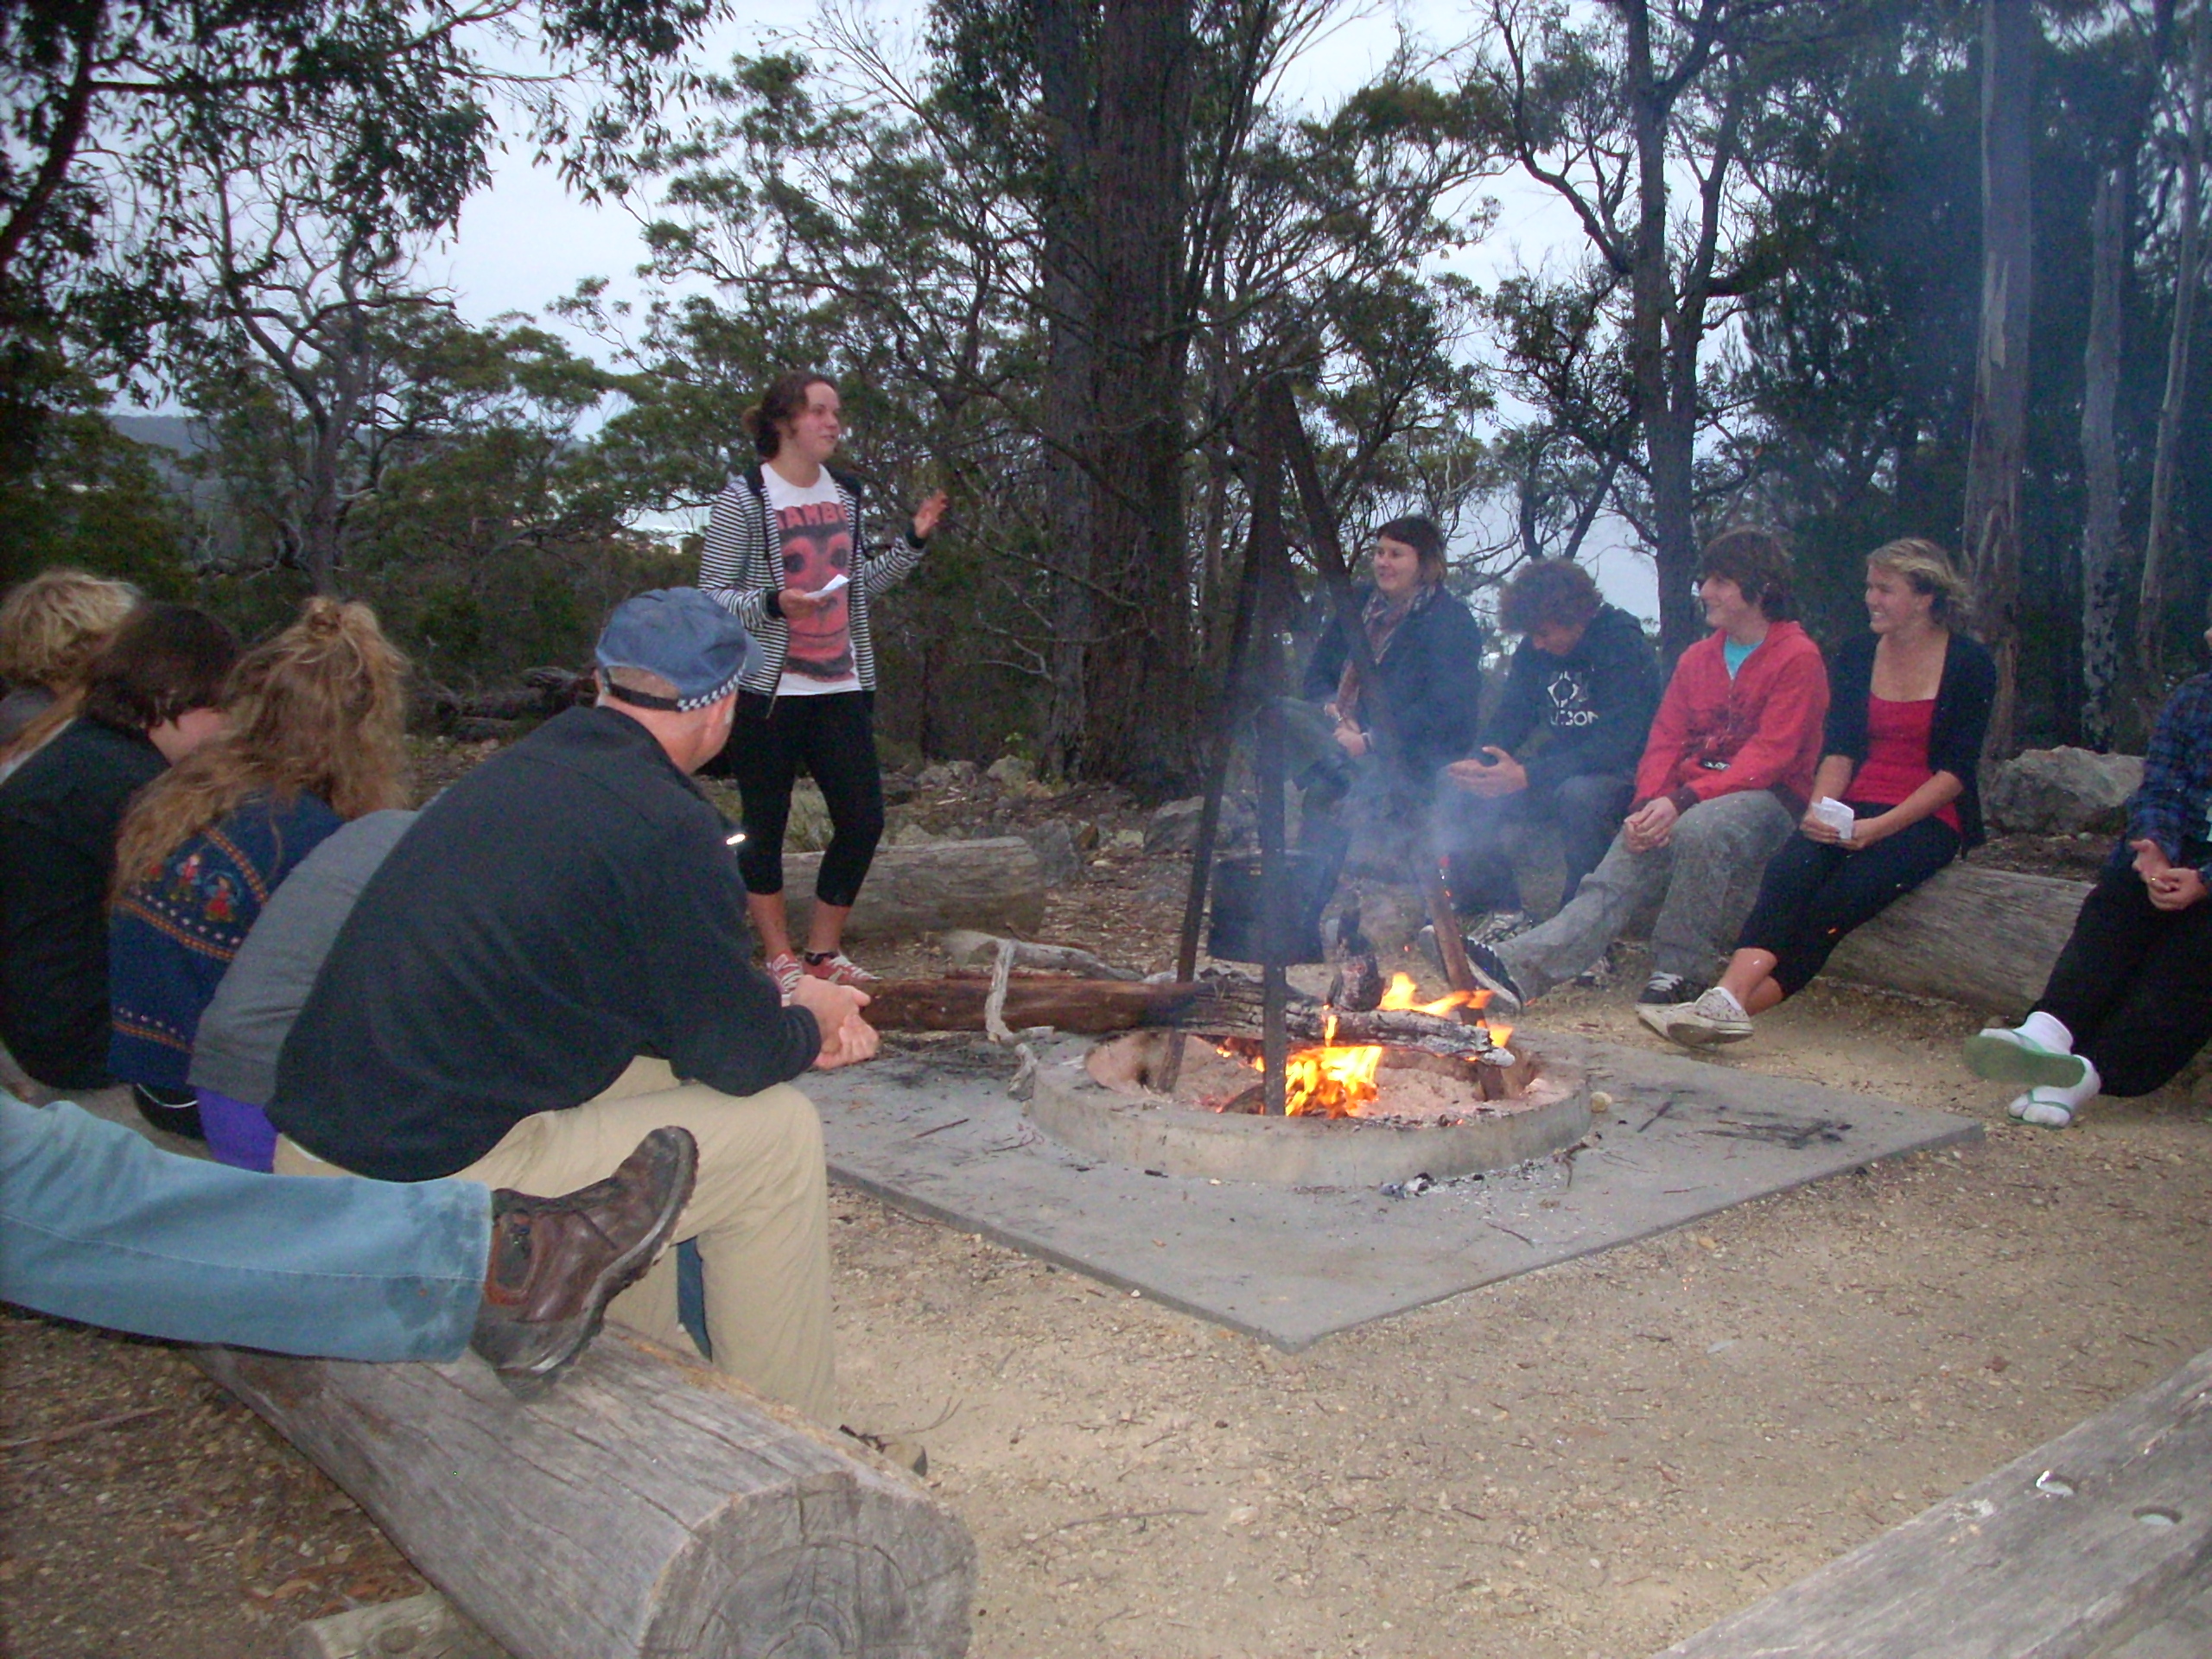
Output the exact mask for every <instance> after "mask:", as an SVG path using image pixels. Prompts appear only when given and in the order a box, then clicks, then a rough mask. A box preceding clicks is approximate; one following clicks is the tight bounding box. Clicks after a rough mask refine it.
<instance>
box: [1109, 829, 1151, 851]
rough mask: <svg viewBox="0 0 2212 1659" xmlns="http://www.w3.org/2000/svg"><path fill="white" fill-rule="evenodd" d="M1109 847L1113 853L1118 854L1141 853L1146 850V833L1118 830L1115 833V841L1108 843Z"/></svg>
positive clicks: (1133, 830)
mask: <svg viewBox="0 0 2212 1659" xmlns="http://www.w3.org/2000/svg"><path fill="white" fill-rule="evenodd" d="M1107 845H1108V846H1109V848H1110V849H1112V850H1113V851H1115V852H1117V853H1135V852H1141V851H1142V850H1143V849H1144V831H1143V830H1141V829H1116V831H1115V832H1114V839H1113V840H1112V841H1110V842H1108V843H1107Z"/></svg>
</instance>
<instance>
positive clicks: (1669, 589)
mask: <svg viewBox="0 0 2212 1659" xmlns="http://www.w3.org/2000/svg"><path fill="white" fill-rule="evenodd" d="M1620 10H1621V14H1622V16H1623V18H1624V21H1625V22H1626V24H1627V28H1628V79H1629V86H1628V95H1629V107H1630V118H1631V120H1632V123H1633V125H1634V137H1635V141H1636V160H1637V232H1636V245H1635V248H1634V250H1633V251H1632V253H1631V256H1630V271H1629V296H1630V315H1629V365H1630V371H1631V372H1632V373H1633V375H1634V377H1635V380H1636V397H1637V409H1638V411H1639V414H1640V416H1641V418H1642V420H1643V444H1644V450H1645V453H1646V454H1647V455H1648V457H1649V461H1650V465H1651V517H1652V533H1653V536H1654V537H1655V539H1656V543H1657V545H1656V546H1655V547H1654V548H1653V549H1652V554H1653V556H1654V557H1655V558H1656V561H1657V563H1658V566H1659V645H1660V649H1661V651H1662V652H1664V654H1665V656H1666V658H1667V660H1668V661H1669V662H1670V663H1671V662H1673V661H1674V660H1675V658H1677V657H1679V656H1681V654H1682V652H1685V651H1687V650H1688V649H1689V647H1690V646H1691V645H1694V644H1695V643H1696V642H1697V640H1698V639H1699V638H1700V636H1701V635H1702V634H1703V633H1704V632H1705V622H1704V618H1703V615H1702V614H1701V613H1700V610H1699V608H1698V607H1697V605H1696V603H1695V601H1694V600H1693V599H1692V597H1691V594H1690V584H1691V583H1692V582H1693V581H1694V579H1695V577H1696V575H1697V552H1698V550H1697V524H1696V518H1695V514H1694V506H1693V502H1694V493H1693V491H1694V474H1693V465H1694V461H1695V459H1696V449H1697V403H1696V389H1695V385H1694V380H1695V367H1694V364H1695V359H1694V353H1693V358H1692V381H1693V384H1692V386H1691V388H1690V392H1689V397H1688V401H1687V403H1685V402H1683V401H1682V400H1681V399H1678V398H1677V397H1675V396H1674V395H1673V391H1672V388H1671V387H1670V386H1669V375H1668V372H1667V355H1668V353H1667V345H1668V341H1667V319H1668V315H1669V313H1670V312H1671V311H1672V310H1673V309H1674V308H1675V283H1674V275H1673V271H1672V270H1671V268H1670V262H1669V254H1668V245H1667V115H1668V104H1669V94H1667V93H1666V92H1663V91H1662V88H1661V86H1660V85H1659V80H1658V76H1657V73H1656V70H1655V69H1654V67H1653V64H1652V58H1651V16H1650V9H1649V6H1648V5H1647V4H1645V3H1644V0H1630V3H1624V4H1623V5H1622V6H1621V7H1620Z"/></svg>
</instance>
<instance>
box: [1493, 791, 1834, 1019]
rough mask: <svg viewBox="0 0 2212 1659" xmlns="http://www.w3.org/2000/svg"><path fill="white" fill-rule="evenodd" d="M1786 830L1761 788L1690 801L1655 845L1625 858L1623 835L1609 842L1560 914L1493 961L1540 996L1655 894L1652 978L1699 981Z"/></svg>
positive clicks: (1589, 958) (1776, 804) (1585, 961)
mask: <svg viewBox="0 0 2212 1659" xmlns="http://www.w3.org/2000/svg"><path fill="white" fill-rule="evenodd" d="M1793 829H1796V823H1795V821H1794V820H1793V819H1792V818H1791V817H1790V816H1789V809H1787V808H1786V807H1784V806H1783V804H1782V803H1781V802H1780V801H1779V800H1777V799H1776V798H1775V797H1774V795H1773V794H1772V792H1771V791H1767V790H1764V789H1761V790H1747V791H1743V792H1741V793H1738V794H1733V795H1722V796H1719V797H1717V798H1714V799H1713V800H1710V801H1700V803H1699V804H1697V805H1695V806H1694V807H1692V808H1691V809H1690V810H1688V811H1687V812H1685V813H1683V814H1682V816H1681V817H1680V818H1679V819H1677V820H1676V821H1675V833H1674V835H1673V836H1671V837H1670V838H1669V841H1668V842H1667V844H1666V845H1665V846H1664V847H1656V848H1654V849H1652V850H1651V851H1649V852H1648V853H1637V852H1631V851H1630V850H1629V845H1628V842H1627V839H1626V837H1625V836H1614V837H1613V844H1612V846H1611V848H1609V849H1607V850H1606V853H1605V857H1604V859H1602V860H1601V861H1599V865H1598V868H1596V869H1594V870H1592V871H1591V872H1590V874H1587V875H1586V876H1584V877H1583V878H1582V885H1581V887H1580V888H1578V889H1577V890H1576V892H1575V894H1574V897H1573V899H1572V900H1570V901H1569V902H1568V904H1567V907H1566V908H1565V909H1564V910H1562V911H1560V912H1559V914H1558V915H1556V916H1554V917H1553V918H1551V920H1549V921H1548V922H1546V923H1545V924H1544V925H1542V926H1541V927H1537V928H1532V929H1530V930H1529V931H1528V932H1526V933H1523V934H1522V935H1521V936H1520V937H1519V938H1515V939H1510V940H1509V941H1507V942H1506V943H1505V944H1503V945H1502V946H1500V947H1499V949H1498V955H1499V956H1500V957H1502V958H1503V960H1504V963H1505V966H1506V969H1507V971H1508V972H1510V974H1511V975H1512V976H1513V980H1514V982H1515V983H1516V985H1518V986H1519V987H1520V988H1521V994H1522V996H1523V997H1538V996H1541V995H1543V994H1544V993H1545V992H1546V991H1548V990H1550V989H1551V988H1552V987H1554V985H1558V984H1560V983H1562V982H1565V981H1567V980H1570V979H1572V978H1573V977H1574V976H1575V975H1577V974H1579V973H1580V972H1581V971H1582V970H1583V969H1586V968H1587V967H1589V966H1590V964H1591V963H1594V962H1595V961H1597V960H1598V958H1599V957H1600V956H1602V955H1603V954H1604V953H1605V947H1606V946H1607V945H1609V944H1611V943H1612V942H1613V941H1614V940H1615V939H1617V938H1619V937H1620V933H1621V930H1622V929H1623V928H1624V927H1626V926H1627V925H1628V923H1629V918H1630V917H1632V916H1634V915H1635V914H1636V912H1637V911H1638V910H1640V909H1641V908H1642V907H1643V906H1645V905H1647V904H1649V902H1650V901H1651V900H1652V899H1655V898H1657V897H1659V895H1660V894H1661V893H1664V894H1665V895H1666V896H1665V898H1664V899H1663V900H1662V902H1661V904H1660V906H1659V919H1658V921H1657V922H1656V924H1655V925H1653V927H1652V930H1651V967H1652V971H1653V972H1655V973H1662V974H1680V975H1681V976H1683V977H1684V978H1686V979H1690V980H1694V981H1699V982H1705V981H1708V980H1710V979H1711V978H1712V977H1713V970H1714V969H1715V968H1716V967H1717V966H1718V965H1719V957H1720V952H1721V943H1722V941H1723V940H1726V939H1732V938H1735V937H1736V931H1737V929H1738V928H1739V927H1741V926H1742V925H1743V921H1744V917H1745V914H1746V913H1747V912H1749V911H1750V909H1751V900H1752V899H1753V898H1754V897H1755V896H1756V895H1757V893H1758V887H1759V876H1760V874H1761V873H1762V872H1763V871H1764V870H1765V868H1766V864H1767V861H1768V860H1769V859H1770V858H1772V857H1773V856H1774V855H1775V854H1776V853H1777V852H1779V851H1780V850H1781V849H1782V845H1783V842H1786V841H1788V840H1789V835H1790V831H1791V830H1793Z"/></svg>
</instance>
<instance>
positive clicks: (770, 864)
mask: <svg viewBox="0 0 2212 1659" xmlns="http://www.w3.org/2000/svg"><path fill="white" fill-rule="evenodd" d="M744 424H745V430H746V433H747V435H748V436H749V437H751V438H752V440H753V448H755V449H756V450H758V451H759V452H760V465H758V466H755V467H747V468H745V469H744V470H743V471H741V472H740V473H739V474H737V476H736V477H734V478H733V479H732V480H730V482H729V486H728V488H726V489H725V490H723V492H722V493H721V497H720V499H717V500H716V501H715V509H714V513H713V516H712V517H711V518H709V520H708V524H707V541H706V547H705V550H704V551H703V552H702V554H701V556H700V560H699V586H700V587H701V588H703V589H705V590H706V591H707V592H708V593H709V594H713V595H714V597H715V598H716V599H717V600H719V601H721V603H722V604H724V605H726V606H728V607H729V608H730V609H731V610H732V611H733V612H734V613H736V614H737V616H738V618H739V620H741V621H742V622H743V623H744V624H745V626H746V627H747V630H748V631H749V632H751V633H752V634H753V637H754V638H755V639H758V640H759V641H760V647H761V652H760V665H759V667H758V668H757V669H756V670H755V671H753V673H751V674H748V675H747V676H746V677H745V678H744V680H743V681H741V683H740V685H739V690H738V696H737V714H736V717H735V721H734V724H733V725H732V727H731V728H730V736H729V743H728V747H726V748H724V749H723V751H722V753H721V760H720V761H719V762H718V763H716V765H715V767H714V768H713V769H714V770H716V771H720V772H728V774H729V775H730V776H733V777H734V778H735V779H737V786H738V791H739V792H740V793H741V795H742V796H743V798H744V802H745V842H744V844H743V845H742V846H741V848H740V849H738V855H737V856H738V868H739V869H740V871H741V873H742V874H743V875H744V877H745V891H746V908H747V913H748V914H749V915H750V917H751V918H752V922H753V931H754V932H755V933H756V934H758V935H759V936H760V948H761V950H762V951H763V952H764V953H766V957H767V969H768V972H769V974H770V976H772V978H773V979H774V980H775V981H776V983H777V984H778V986H779V988H781V989H782V991H783V993H784V995H785V1000H787V1001H788V1000H789V998H790V995H791V991H792V989H793V988H794V987H796V986H797V985H798V982H799V979H800V976H802V975H805V974H812V975H814V976H816V977H817V978H818V979H827V980H830V981H833V982H836V983H837V984H840V985H861V986H864V985H866V984H868V982H870V981H872V980H874V978H875V976H874V975H873V974H871V973H869V972H868V970H867V969H863V968H861V967H860V966H859V965H858V964H856V963H854V962H853V960H852V959H851V958H850V957H848V956H846V955H845V951H844V943H843V941H844V931H845V918H847V917H848V916H849V915H850V914H851V913H852V908H853V902H854V900H855V899H858V898H859V897H860V890H861V881H862V880H865V879H866V877H867V875H868V865H869V863H870V861H872V860H873V859H874V856H875V843H876V842H877V841H878V840H879V839H880V837H881V836H882V834H883V776H882V772H881V771H880V768H879V767H878V766H877V764H876V758H875V727H874V705H875V645H874V636H873V635H872V633H871V632H870V630H869V627H868V607H869V604H870V603H871V601H874V599H875V597H876V596H877V595H878V594H881V593H883V592H884V591H885V590H886V589H887V588H890V587H891V586H892V585H893V583H894V582H899V580H900V579H901V578H903V577H904V576H905V575H906V573H907V572H908V571H910V570H912V569H913V568H914V567H915V565H916V564H918V563H920V561H921V556H922V549H923V546H924V544H925V543H927V541H928V540H929V537H930V532H931V531H933V530H935V529H936V528H937V523H938V518H940V517H941V516H942V515H943V514H944V491H942V490H939V491H938V492H937V493H935V494H934V495H931V497H930V498H929V499H927V500H925V501H924V502H923V503H922V505H920V506H919V507H918V508H917V509H915V512H914V516H913V519H912V523H911V524H909V525H908V527H907V531H906V535H905V536H904V537H900V538H899V540H898V541H896V542H893V543H891V544H890V545H889V546H888V547H886V548H883V549H880V550H875V551H871V550H868V547H867V546H866V544H865V543H863V541H862V540H861V517H860V484H859V481H858V480H855V478H853V477H852V476H851V475H850V474H846V473H842V472H837V471H835V470H833V469H832V468H831V467H830V466H829V457H830V456H831V455H833V454H836V449H837V440H838V438H839V437H840V436H841V435H842V431H843V426H842V421H841V420H840V417H839V413H838V404H837V388H836V385H833V384H832V383H831V382H830V381H829V378H827V377H826V376H823V375H819V374H810V373H805V372H794V373H791V374H785V375H783V376H781V377H779V378H778V379H777V380H776V381H775V383H774V384H773V385H771V386H770V387H769V388H768V390H767V391H766V394H765V395H764V396H763V397H761V399H760V403H758V404H755V405H754V406H753V408H751V409H748V410H746V411H745V416H744ZM800 766H804V767H805V768H806V770H807V772H809V773H810V775H811V776H812V777H813V779H814V781H815V782H816V783H817V785H820V787H821V790H822V798H823V801H824V802H826V803H827V804H828V805H829V822H830V824H831V827H832V829H834V831H835V833H834V834H833V835H832V836H831V837H830V841H829V849H828V850H827V851H825V852H824V853H823V855H822V870H821V874H819V875H818V876H817V878H816V880H815V884H814V899H815V904H814V913H813V916H812V918H810V921H809V922H808V925H807V942H806V951H805V955H804V958H802V957H800V956H798V954H797V953H795V952H794V951H793V950H792V949H791V922H790V918H788V916H787V915H786V914H785V909H784V829H785V823H787V822H788V820H789V818H790V816H791V786H792V785H794V784H795V783H796V782H797V781H798V772H799V768H800Z"/></svg>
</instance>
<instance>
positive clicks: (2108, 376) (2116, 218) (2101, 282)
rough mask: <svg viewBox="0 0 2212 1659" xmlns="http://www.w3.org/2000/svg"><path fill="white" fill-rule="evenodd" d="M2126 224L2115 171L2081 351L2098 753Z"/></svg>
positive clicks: (2103, 201)
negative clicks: (2085, 335)
mask: <svg viewBox="0 0 2212 1659" xmlns="http://www.w3.org/2000/svg"><path fill="white" fill-rule="evenodd" d="M2126 223H2127V186H2126V173H2125V171H2124V170H2123V169H2121V168H2112V169H2110V170H2109V171H2107V173H2105V174H2104V175H2103V176H2102V177H2101V178H2099V179H2098V181H2097V200H2096V207H2095V208H2094V212H2093V214H2092V217H2091V219H2090V250H2091V252H2090V267H2091V283H2090V289H2089V334H2088V343H2087V344H2086V345H2085V346H2083V347H2082V474H2083V478H2084V481H2085V482H2086V484H2087V486H2088V515H2087V518H2086V520H2085V522H2084V523H2083V524H2082V691H2083V696H2082V735H2083V737H2084V738H2085V739H2086V740H2087V741H2088V746H2089V747H2092V748H2095V749H2109V748H2110V747H2112V742H2113V721H2112V715H2113V694H2114V692H2115V691H2116V690H2117V688H2118V686H2119V682H2120V589H2121V585H2122V584H2121V569H2120V452H2119V449H2118V447H2117V446H2116V444H2115V442H2114V441H2113V404H2115V402H2116V401H2117V399H2118V397H2119V391H2120V322H2121V306H2120V263H2121V260H2122V258H2123V257H2125V253H2126V239H2127V238H2126Z"/></svg>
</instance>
